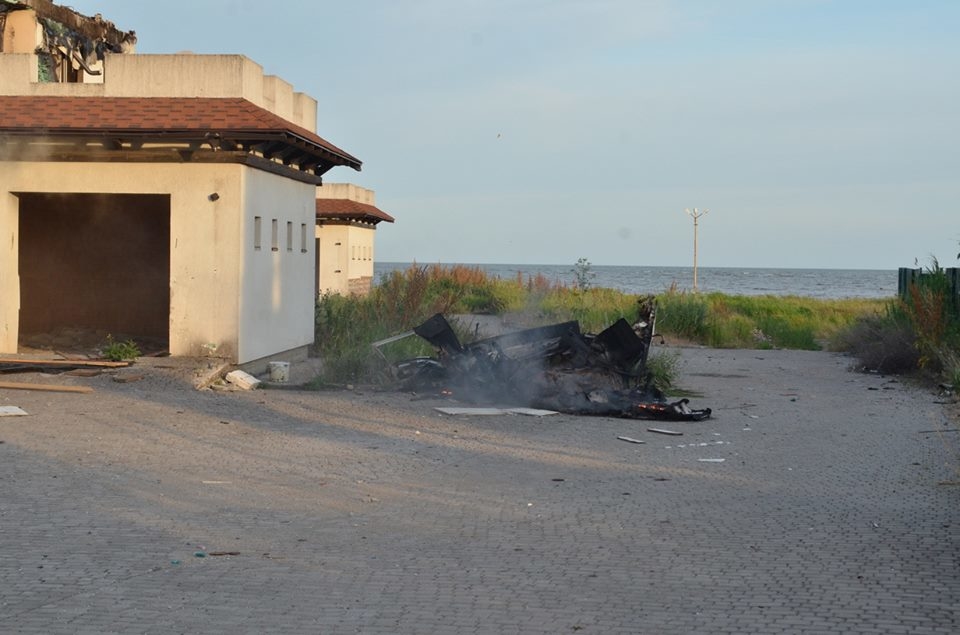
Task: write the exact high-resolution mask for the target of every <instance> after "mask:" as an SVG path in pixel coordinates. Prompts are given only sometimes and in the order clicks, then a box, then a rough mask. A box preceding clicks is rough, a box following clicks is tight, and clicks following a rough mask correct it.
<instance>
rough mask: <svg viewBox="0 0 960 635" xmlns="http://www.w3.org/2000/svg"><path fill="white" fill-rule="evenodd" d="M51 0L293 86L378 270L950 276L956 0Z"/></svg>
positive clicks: (957, 247)
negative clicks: (249, 65)
mask: <svg viewBox="0 0 960 635" xmlns="http://www.w3.org/2000/svg"><path fill="white" fill-rule="evenodd" d="M65 4H69V5H70V6H72V7H73V8H74V9H76V10H77V11H79V12H81V13H84V14H86V15H93V14H96V13H100V14H102V15H103V17H104V18H106V19H108V20H111V21H113V22H114V23H115V24H116V25H117V27H118V28H120V29H122V30H134V31H136V32H137V37H138V43H137V52H138V53H177V52H184V51H190V52H193V53H239V54H243V55H245V56H247V57H249V58H251V59H252V60H254V61H255V62H257V63H258V64H260V65H261V66H263V68H264V71H265V72H266V73H268V74H273V75H279V76H280V77H282V78H283V79H285V80H286V81H288V82H290V83H291V84H293V86H294V89H295V90H297V91H300V92H305V93H307V94H309V95H311V96H312V97H314V98H316V99H317V100H318V102H319V103H318V116H317V119H318V122H317V123H318V126H317V132H318V134H320V136H322V137H324V138H325V139H327V140H328V141H331V142H332V143H334V144H336V145H338V146H339V147H341V148H343V149H344V150H346V151H348V152H350V153H351V154H353V155H354V156H356V157H358V158H360V159H361V160H362V161H363V169H362V171H361V172H355V171H353V170H351V169H349V168H343V167H340V168H334V169H333V170H331V171H330V172H328V173H327V174H326V175H325V176H324V179H325V181H326V182H331V183H332V182H350V183H355V184H357V185H360V186H362V187H366V188H369V189H373V190H375V192H376V197H377V198H376V201H377V206H378V207H380V208H381V209H383V210H384V211H386V212H387V213H389V214H391V215H392V216H394V217H395V218H396V223H395V224H387V223H381V224H380V225H379V226H378V229H377V238H376V240H377V259H378V260H381V261H385V262H412V261H416V262H419V263H437V262H439V263H444V264H453V263H479V264H484V263H515V264H570V265H572V264H573V263H576V262H577V260H578V259H580V258H586V259H587V260H588V261H589V262H590V263H591V264H593V265H630V266H689V265H691V264H692V261H693V238H694V227H693V222H692V219H691V218H690V217H689V216H688V215H687V214H685V210H686V209H691V210H692V209H693V208H696V209H698V210H700V211H701V212H702V211H703V210H704V209H707V210H709V212H708V213H707V214H706V215H705V216H702V217H701V219H700V221H699V227H698V243H699V245H698V264H699V266H701V267H783V268H846V269H896V268H898V267H913V266H915V265H917V266H922V267H928V266H931V264H932V258H936V259H937V260H938V261H939V262H940V264H941V265H943V266H960V261H958V260H957V255H958V252H960V81H958V77H960V37H957V34H958V33H960V2H957V1H956V0H909V1H908V0H351V1H350V2H344V1H343V0H337V1H332V0H284V1H282V2H266V1H264V0H259V1H253V0H189V1H187V0H164V1H163V2H139V1H137V2H134V1H131V0H69V1H67V2H65ZM108 81H109V80H108Z"/></svg>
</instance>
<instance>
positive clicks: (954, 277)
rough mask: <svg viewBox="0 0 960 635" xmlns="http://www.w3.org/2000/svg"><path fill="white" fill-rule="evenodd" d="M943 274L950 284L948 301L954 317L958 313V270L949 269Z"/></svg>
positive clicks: (959, 271)
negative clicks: (950, 303)
mask: <svg viewBox="0 0 960 635" xmlns="http://www.w3.org/2000/svg"><path fill="white" fill-rule="evenodd" d="M943 272H944V273H945V274H946V276H947V280H949V282H950V301H951V302H952V303H953V312H954V315H956V314H958V313H960V269H958V268H957V267H950V268H949V269H944V270H943Z"/></svg>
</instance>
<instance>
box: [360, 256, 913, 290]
mask: <svg viewBox="0 0 960 635" xmlns="http://www.w3.org/2000/svg"><path fill="white" fill-rule="evenodd" d="M413 264H414V263H411V262H377V263H375V264H374V284H377V283H378V282H379V281H380V279H381V278H382V276H383V275H384V274H389V273H390V272H392V271H403V270H405V269H407V268H409V267H410V266H412V265H413ZM416 264H418V265H420V266H429V265H430V264H431V263H416ZM441 264H442V265H443V266H453V265H454V264H462V265H464V266H468V267H478V268H480V269H482V270H483V271H484V272H485V273H486V274H487V275H489V276H493V277H499V278H501V279H504V280H515V279H517V278H518V277H522V278H523V279H524V280H526V279H527V278H530V277H536V276H538V275H539V276H543V277H545V278H546V279H548V280H550V281H551V282H557V283H562V284H566V285H573V284H574V282H575V281H576V279H577V274H576V272H575V267H574V266H573V265H520V264H474V263H441ZM587 273H588V275H589V276H590V279H589V282H590V285H591V286H594V287H603V288H609V289H616V290H618V291H621V292H623V293H633V294H638V295H644V294H649V293H653V294H656V293H662V292H664V291H666V290H667V289H670V288H672V287H675V288H677V289H680V290H692V289H693V267H646V266H626V265H590V266H589V269H588V271H587ZM697 289H698V290H699V291H700V292H701V293H711V292H719V293H726V294H729V295H779V296H789V295H796V296H803V297H811V298H822V299H840V298H892V297H894V296H896V294H897V270H896V269H778V268H751V267H698V268H697Z"/></svg>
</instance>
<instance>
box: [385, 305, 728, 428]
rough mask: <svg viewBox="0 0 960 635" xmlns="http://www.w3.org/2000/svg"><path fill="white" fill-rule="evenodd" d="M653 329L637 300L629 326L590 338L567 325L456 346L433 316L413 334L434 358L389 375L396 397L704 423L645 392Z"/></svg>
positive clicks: (680, 405)
mask: <svg viewBox="0 0 960 635" xmlns="http://www.w3.org/2000/svg"><path fill="white" fill-rule="evenodd" d="M653 325H654V305H653V302H652V300H645V301H641V302H640V317H639V319H638V320H637V322H636V323H634V324H633V325H631V324H629V323H628V322H627V321H626V320H625V319H623V318H620V319H619V320H617V321H616V322H614V323H613V324H612V325H610V326H609V327H608V328H606V329H605V330H604V331H602V332H601V333H599V334H597V335H591V334H587V333H582V332H581V330H580V324H579V323H578V322H576V321H572V322H563V323H560V324H553V325H550V326H542V327H538V328H531V329H525V330H520V331H515V332H513V333H508V334H506V335H500V336H497V337H491V338H487V339H481V340H478V341H475V342H472V343H470V344H466V345H464V344H461V342H460V340H459V338H458V337H457V335H456V333H455V332H454V330H453V329H452V328H451V326H450V324H449V322H448V321H447V320H446V318H444V316H443V315H441V314H439V313H438V314H436V315H434V316H433V317H431V318H430V319H429V320H427V321H426V322H424V323H423V324H421V325H419V326H417V327H416V328H415V329H414V330H413V332H414V333H416V334H417V335H419V336H420V337H422V338H424V339H425V340H427V341H428V342H429V343H430V344H432V345H433V346H434V347H436V349H437V355H436V357H430V358H425V357H421V358H416V359H412V360H406V361H404V362H401V363H399V364H398V365H397V366H396V369H395V370H396V375H397V377H398V379H399V381H400V386H401V388H402V389H405V390H413V391H417V392H430V391H432V392H436V393H437V394H443V395H450V396H453V397H455V398H456V399H458V400H460V401H465V402H470V403H484V404H489V405H511V406H517V405H522V406H527V407H531V408H542V409H546V410H556V411H558V412H565V413H568V414H579V415H598V416H608V417H623V418H628V419H663V420H673V421H700V420H703V419H706V418H708V417H709V416H710V409H709V408H706V409H702V410H695V409H691V408H690V407H689V406H688V400H687V399H681V400H679V401H675V402H669V401H667V400H666V399H665V398H664V395H663V394H662V393H661V392H660V391H659V390H657V389H656V388H655V387H654V386H653V385H652V382H651V378H650V376H649V373H648V372H647V355H648V353H649V350H650V343H651V340H652V337H653Z"/></svg>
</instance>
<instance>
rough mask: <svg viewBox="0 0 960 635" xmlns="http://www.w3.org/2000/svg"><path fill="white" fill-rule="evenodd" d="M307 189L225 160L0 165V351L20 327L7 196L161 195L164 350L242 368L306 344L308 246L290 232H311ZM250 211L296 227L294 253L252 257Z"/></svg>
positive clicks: (9, 348)
mask: <svg viewBox="0 0 960 635" xmlns="http://www.w3.org/2000/svg"><path fill="white" fill-rule="evenodd" d="M313 190H314V188H313V186H311V185H307V184H302V183H298V182H296V181H292V180H290V179H286V178H284V177H280V176H276V175H272V174H269V173H266V172H262V171H259V170H254V169H252V168H247V167H244V166H240V165H232V164H103V163H69V164H64V163H28V162H0V240H2V242H0V353H13V352H16V350H17V336H18V328H19V323H18V311H19V284H20V283H19V274H18V271H17V270H18V227H17V225H18V209H19V205H18V199H17V198H16V197H15V196H14V195H13V194H11V192H61V193H62V192H70V193H107V194H111V193H134V194H169V195H170V352H171V354H173V355H203V354H207V353H209V350H210V348H209V347H208V345H212V346H214V347H216V349H217V354H218V355H223V356H226V357H228V358H230V359H231V360H232V361H234V362H237V363H244V362H247V361H250V360H252V359H256V358H257V357H260V356H263V355H267V354H272V353H275V352H280V351H283V350H287V349H290V348H294V347H296V346H303V345H305V344H308V343H310V342H311V341H312V339H313V337H312V335H313V331H312V329H313V294H312V285H313V252H312V245H310V242H311V241H310V240H307V241H306V242H307V247H308V251H307V253H303V254H301V253H300V240H299V233H297V232H298V231H299V225H300V224H301V223H304V224H307V228H308V230H309V228H311V227H313ZM213 192H216V193H217V194H218V195H219V199H218V200H217V201H215V202H214V201H210V200H209V195H210V194H211V193H213ZM258 214H260V215H263V216H265V217H266V216H269V217H270V218H273V217H274V216H276V217H278V218H282V219H290V220H291V221H298V223H297V225H296V229H297V232H295V236H294V239H295V244H294V253H287V252H286V251H283V252H280V253H279V254H274V253H273V252H271V251H270V250H269V246H268V247H267V250H266V253H258V254H252V253H251V251H252V249H251V246H252V222H253V220H252V219H253V217H254V215H258ZM311 235H312V233H311ZM266 237H267V240H269V233H267V234H266ZM281 239H285V236H284V235H283V234H282V235H281ZM281 247H282V248H285V244H281ZM117 264H118V266H122V263H117ZM264 300H266V303H264ZM281 301H282V302H283V311H282V312H281V311H280V310H279V307H280V305H279V302H281Z"/></svg>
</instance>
